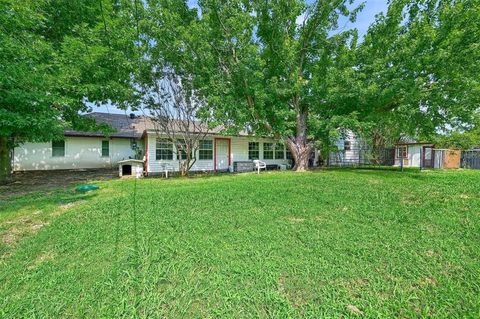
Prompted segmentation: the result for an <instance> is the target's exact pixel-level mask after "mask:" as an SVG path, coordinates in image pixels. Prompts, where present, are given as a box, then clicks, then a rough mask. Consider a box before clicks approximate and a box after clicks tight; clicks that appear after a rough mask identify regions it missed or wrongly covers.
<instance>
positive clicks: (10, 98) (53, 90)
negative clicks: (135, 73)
mask: <svg viewBox="0 0 480 319" xmlns="http://www.w3.org/2000/svg"><path fill="white" fill-rule="evenodd" d="M120 9H121V10H120ZM131 12H132V6H131V4H129V3H128V2H125V3H123V2H120V1H114V2H113V3H112V2H111V1H106V0H101V1H89V0H79V1H68V0H59V1H55V2H52V1H47V0H36V1H28V0H26V1H12V0H3V1H1V2H0V48H1V49H0V74H1V75H0V182H5V181H6V180H7V179H8V178H9V176H10V171H11V162H10V161H11V159H10V155H11V152H12V149H13V147H14V146H15V145H18V144H19V143H22V142H25V141H48V140H52V139H62V138H63V129H64V128H65V127H66V126H70V127H82V126H85V125H89V126H90V125H92V124H93V123H86V122H85V121H81V120H80V117H79V116H78V114H79V112H80V111H87V110H89V106H88V104H87V102H99V103H100V102H106V101H109V100H113V101H126V100H127V97H128V96H130V93H131V91H130V90H131V87H130V83H129V81H130V78H129V75H130V74H131V71H129V67H130V62H129V60H128V59H127V58H126V57H128V55H129V54H130V51H132V49H131V48H132V47H133V42H132V36H131V34H132V33H133V28H132V27H131V26H130V24H132V21H133V20H132V19H131V18H128V17H129V13H131ZM114 30H115V31H114ZM129 48H130V49H129ZM129 50H130V51H129Z"/></svg>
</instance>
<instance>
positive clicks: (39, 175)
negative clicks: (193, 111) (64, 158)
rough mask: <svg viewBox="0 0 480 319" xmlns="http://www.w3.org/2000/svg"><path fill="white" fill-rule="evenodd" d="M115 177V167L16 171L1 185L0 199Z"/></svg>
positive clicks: (116, 175) (116, 172)
mask: <svg viewBox="0 0 480 319" xmlns="http://www.w3.org/2000/svg"><path fill="white" fill-rule="evenodd" d="M115 178H118V171H117V170H113V169H88V170H87V169H79V170H52V171H26V172H15V173H14V174H13V177H12V181H11V182H10V183H8V184H7V185H0V200H1V199H8V198H10V197H16V196H22V195H26V194H29V193H33V192H39V191H42V192H48V191H51V190H54V189H58V188H68V187H71V186H73V185H76V184H80V183H86V182H89V181H98V180H109V179H115Z"/></svg>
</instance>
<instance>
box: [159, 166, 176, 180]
mask: <svg viewBox="0 0 480 319" xmlns="http://www.w3.org/2000/svg"><path fill="white" fill-rule="evenodd" d="M160 167H161V170H160V172H161V173H162V175H164V176H165V178H168V172H169V171H170V172H173V166H172V165H170V164H169V163H161V164H160Z"/></svg>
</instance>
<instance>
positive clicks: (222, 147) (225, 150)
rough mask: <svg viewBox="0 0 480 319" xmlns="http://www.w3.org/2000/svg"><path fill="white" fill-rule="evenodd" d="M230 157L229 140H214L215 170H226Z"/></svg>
mask: <svg viewBox="0 0 480 319" xmlns="http://www.w3.org/2000/svg"><path fill="white" fill-rule="evenodd" d="M229 156H230V140H228V139H223V138H222V139H215V170H216V171H226V170H228V166H229V165H230V163H229Z"/></svg>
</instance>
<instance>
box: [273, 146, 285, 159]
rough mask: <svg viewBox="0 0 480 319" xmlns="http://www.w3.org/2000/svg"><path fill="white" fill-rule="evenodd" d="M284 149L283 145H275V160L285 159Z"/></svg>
mask: <svg viewBox="0 0 480 319" xmlns="http://www.w3.org/2000/svg"><path fill="white" fill-rule="evenodd" d="M284 150H285V148H284V147H283V144H281V143H277V144H275V159H285V152H284Z"/></svg>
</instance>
